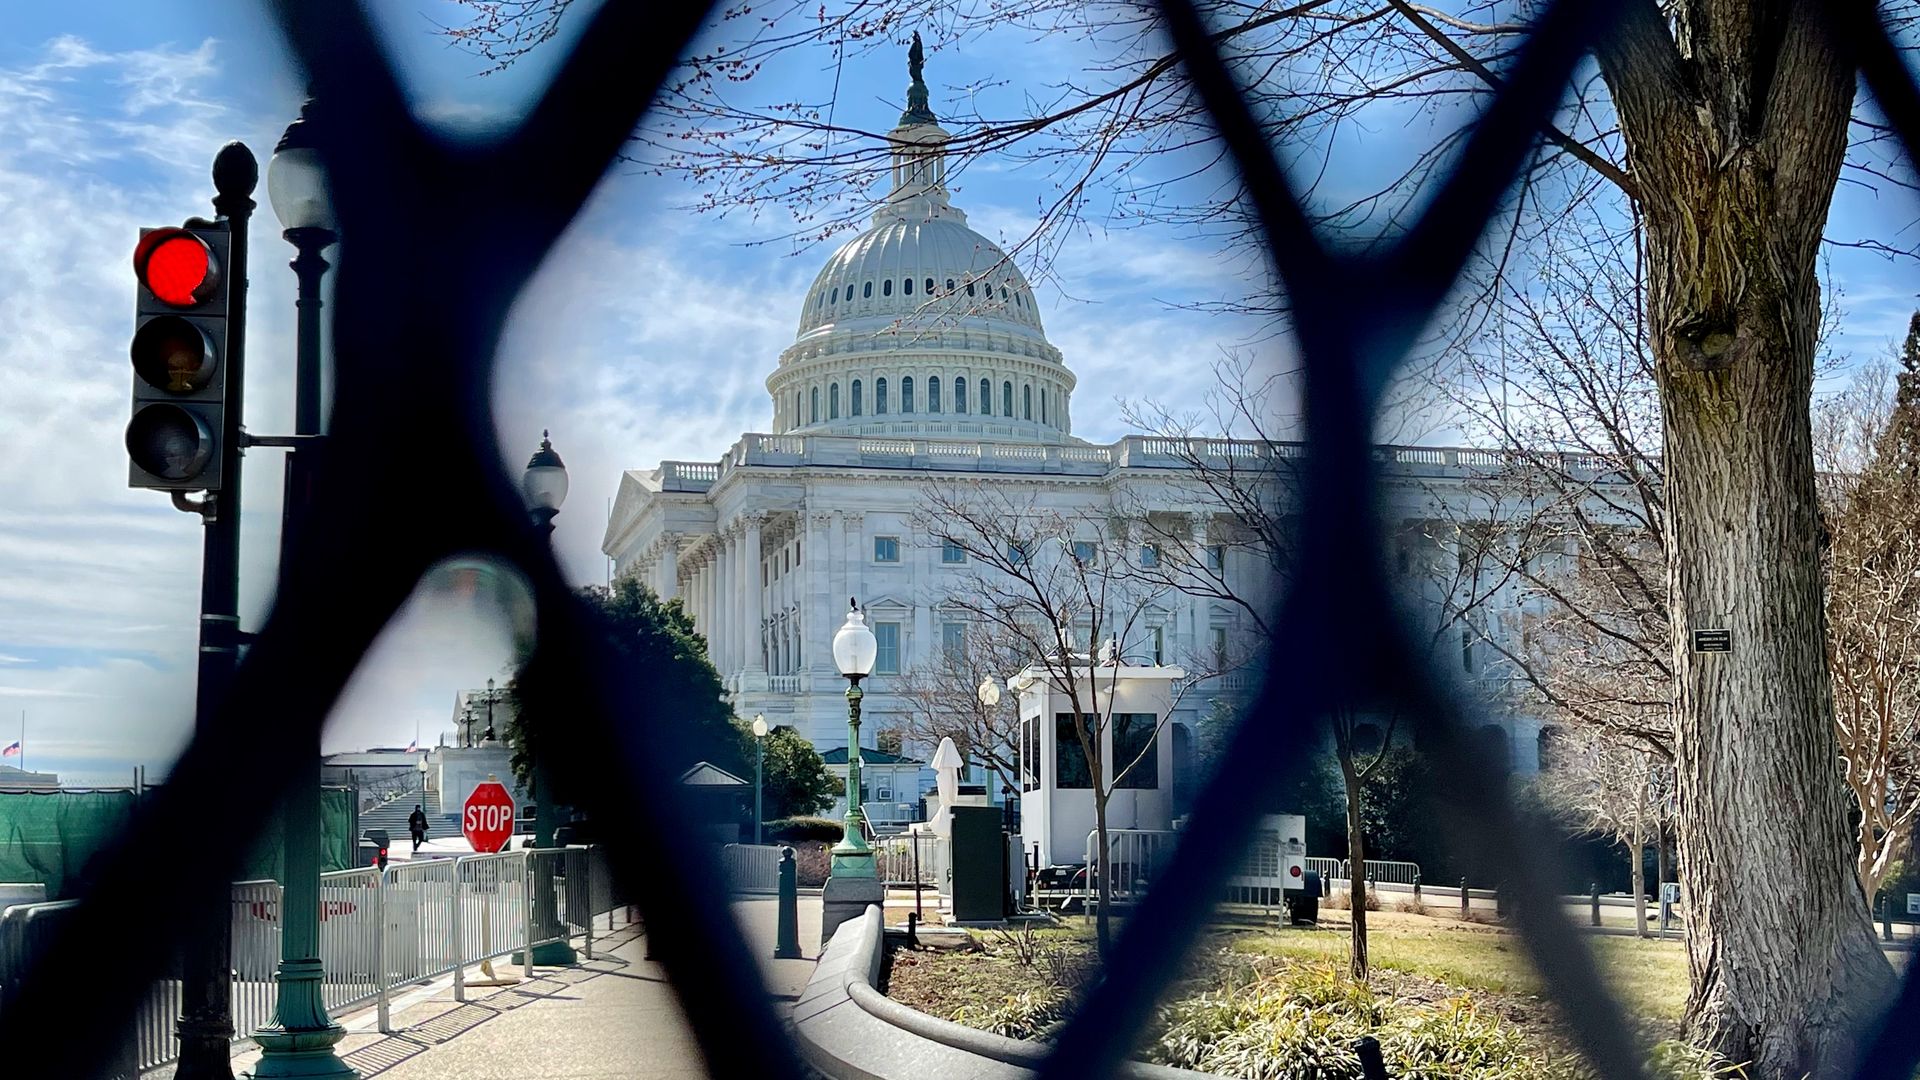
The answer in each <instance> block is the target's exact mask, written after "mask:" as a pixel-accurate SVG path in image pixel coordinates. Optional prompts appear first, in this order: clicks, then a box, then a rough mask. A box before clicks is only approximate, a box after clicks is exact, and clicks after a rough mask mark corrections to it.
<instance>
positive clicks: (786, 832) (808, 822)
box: [761, 817, 846, 844]
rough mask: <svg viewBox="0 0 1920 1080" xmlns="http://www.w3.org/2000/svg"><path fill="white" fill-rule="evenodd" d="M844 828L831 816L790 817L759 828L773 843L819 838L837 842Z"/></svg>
mask: <svg viewBox="0 0 1920 1080" xmlns="http://www.w3.org/2000/svg"><path fill="white" fill-rule="evenodd" d="M845 831H846V830H844V829H843V828H841V825H840V823H839V822H837V821H835V820H833V819H832V818H823V817H790V818H779V819H777V820H775V821H769V822H767V823H766V825H765V826H764V827H763V828H762V829H761V832H762V834H763V835H765V836H766V838H767V839H768V840H771V841H773V842H775V843H785V844H793V843H799V842H800V841H803V840H820V841H824V842H826V843H829V844H837V843H839V842H840V837H841V836H842V835H844V833H845Z"/></svg>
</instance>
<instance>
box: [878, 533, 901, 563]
mask: <svg viewBox="0 0 1920 1080" xmlns="http://www.w3.org/2000/svg"><path fill="white" fill-rule="evenodd" d="M873 561H874V562H899V561H900V538H899V537H897V536H876V537H874V538H873Z"/></svg>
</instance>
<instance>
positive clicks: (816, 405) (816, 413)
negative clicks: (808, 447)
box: [807, 386, 820, 424]
mask: <svg viewBox="0 0 1920 1080" xmlns="http://www.w3.org/2000/svg"><path fill="white" fill-rule="evenodd" d="M819 422H820V388H819V387H817V386H816V387H814V388H813V417H812V419H810V420H808V421H807V423H809V424H817V423H819Z"/></svg>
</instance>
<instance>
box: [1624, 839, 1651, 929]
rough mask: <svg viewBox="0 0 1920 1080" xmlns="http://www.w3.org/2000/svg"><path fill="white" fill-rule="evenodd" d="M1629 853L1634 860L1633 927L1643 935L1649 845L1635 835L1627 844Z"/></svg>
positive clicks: (1645, 921) (1645, 914)
mask: <svg viewBox="0 0 1920 1080" xmlns="http://www.w3.org/2000/svg"><path fill="white" fill-rule="evenodd" d="M1627 855H1628V857H1630V858H1631V859H1632V860H1633V865H1632V866H1631V867H1630V869H1631V870H1632V878H1633V928H1634V932H1635V933H1637V934H1639V935H1640V936H1641V937H1646V936H1647V845H1646V844H1645V843H1644V842H1643V841H1642V840H1641V839H1640V837H1638V836H1635V837H1634V838H1633V842H1632V843H1630V844H1628V845H1627Z"/></svg>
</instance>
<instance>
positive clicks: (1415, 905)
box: [1393, 900, 1431, 915]
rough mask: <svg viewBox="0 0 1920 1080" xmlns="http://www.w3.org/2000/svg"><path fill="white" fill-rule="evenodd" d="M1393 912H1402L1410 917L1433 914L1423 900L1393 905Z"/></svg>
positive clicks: (1404, 901)
mask: <svg viewBox="0 0 1920 1080" xmlns="http://www.w3.org/2000/svg"><path fill="white" fill-rule="evenodd" d="M1393 910H1395V911H1402V912H1405V913H1407V914H1408V915H1427V914H1431V912H1429V911H1428V910H1427V905H1426V903H1425V901H1421V900H1401V901H1399V902H1397V903H1395V904H1394V905H1393Z"/></svg>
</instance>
